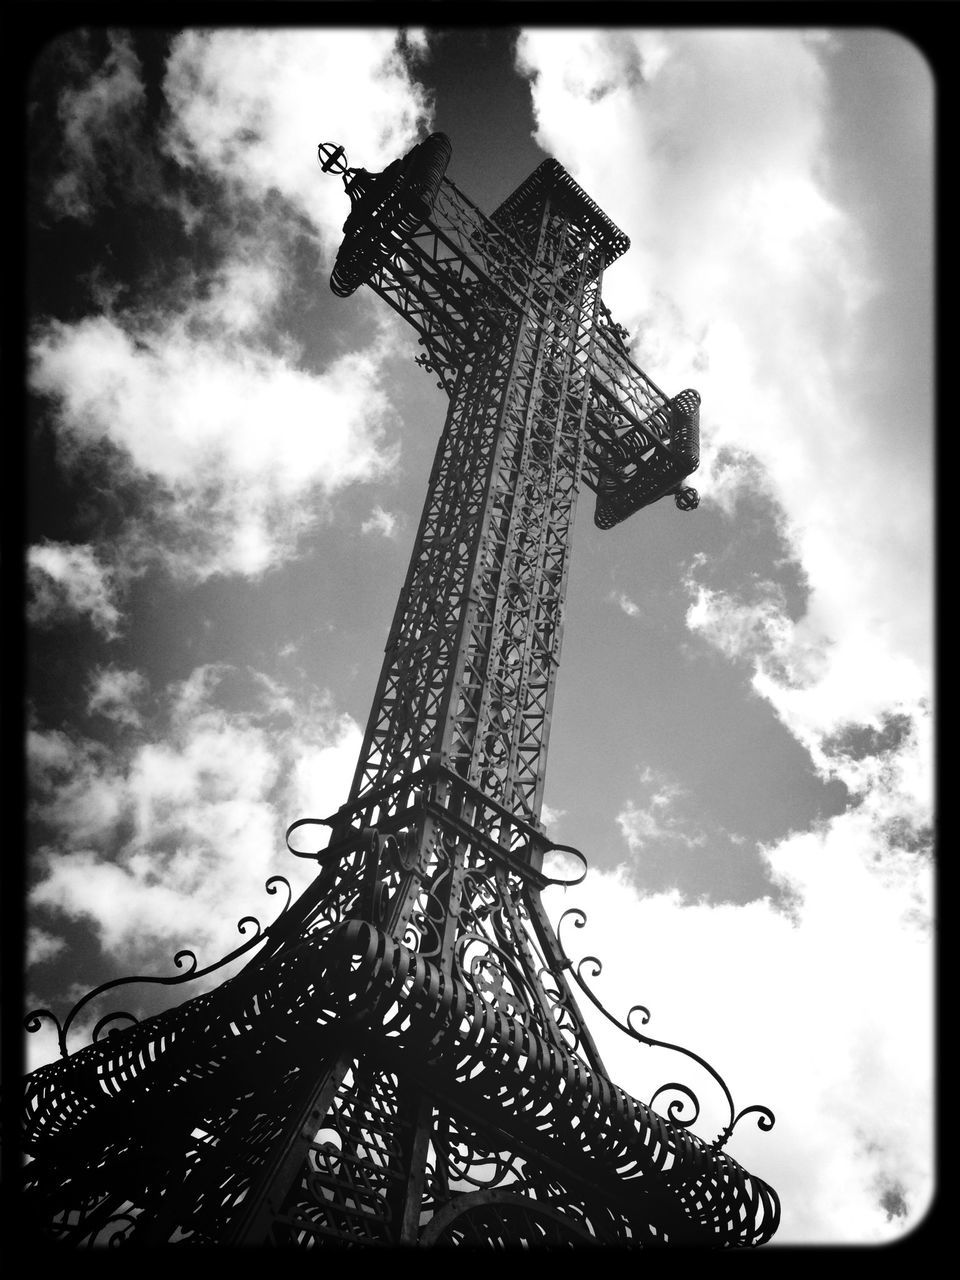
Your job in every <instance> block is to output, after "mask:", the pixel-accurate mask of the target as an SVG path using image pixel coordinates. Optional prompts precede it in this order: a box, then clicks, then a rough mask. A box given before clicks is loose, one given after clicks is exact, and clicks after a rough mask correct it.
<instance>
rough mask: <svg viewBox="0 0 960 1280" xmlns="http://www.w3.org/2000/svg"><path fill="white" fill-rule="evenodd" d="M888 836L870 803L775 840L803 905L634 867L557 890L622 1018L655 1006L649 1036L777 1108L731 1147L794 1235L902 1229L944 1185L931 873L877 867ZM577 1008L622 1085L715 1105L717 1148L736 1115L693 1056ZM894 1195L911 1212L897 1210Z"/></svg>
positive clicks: (857, 1235)
mask: <svg viewBox="0 0 960 1280" xmlns="http://www.w3.org/2000/svg"><path fill="white" fill-rule="evenodd" d="M876 836H877V833H876V830H875V828H874V826H873V824H872V822H871V819H870V815H869V814H867V813H865V812H863V811H858V812H854V813H848V814H844V815H840V816H839V817H837V818H835V819H833V820H831V822H829V823H828V824H825V825H824V826H823V827H822V828H821V829H819V830H817V831H812V832H806V833H802V834H798V835H797V836H795V837H792V838H790V839H789V840H787V841H785V842H783V843H782V844H781V845H780V846H778V847H777V848H775V849H771V850H769V851H768V853H767V856H768V858H769V862H770V871H771V874H772V875H773V876H774V877H775V879H776V880H777V881H778V883H779V884H780V887H781V888H782V890H783V891H784V894H785V896H786V897H787V899H788V900H789V901H791V902H792V903H793V904H794V910H793V911H792V912H784V911H782V910H780V909H778V908H777V907H776V906H775V905H774V904H773V902H772V900H771V899H767V900H756V901H753V902H751V903H749V904H747V905H735V904H731V903H723V904H714V905H711V904H708V903H693V902H683V901H682V900H681V898H680V897H679V895H678V894H677V893H676V892H675V891H671V892H664V893H649V892H645V893H640V892H639V891H638V890H637V889H636V887H635V886H634V885H633V883H632V882H631V880H630V879H629V878H628V875H627V873H626V871H625V869H623V868H621V869H619V870H615V871H610V872H605V871H600V870H591V871H590V872H589V874H588V876H587V879H586V881H585V883H584V884H583V885H581V886H578V887H577V888H576V889H572V890H569V891H566V892H564V893H563V894H560V893H558V891H557V890H550V891H548V892H547V893H546V894H545V895H544V902H545V905H546V906H547V909H548V912H549V914H550V916H551V919H553V920H554V922H555V923H556V922H557V921H558V920H559V917H560V915H561V914H562V912H563V911H564V910H566V909H567V908H568V907H573V906H576V907H580V908H582V909H583V910H585V911H586V912H587V915H588V924H587V927H586V928H584V930H583V932H582V934H579V933H578V932H577V931H576V930H575V929H573V928H571V927H570V926H571V922H570V921H568V922H567V923H566V924H564V926H563V928H562V939H563V941H564V945H565V947H566V949H567V953H568V954H569V955H570V956H571V958H572V959H574V960H575V961H576V960H577V959H579V958H580V957H581V956H582V955H584V954H595V955H597V956H598V957H599V958H600V960H601V962H602V964H603V971H602V974H601V976H600V977H599V978H597V979H595V980H592V979H591V980H590V982H591V986H592V987H593V989H594V990H595V991H596V992H597V993H598V995H599V996H600V997H601V999H602V1000H603V1002H604V1004H605V1005H606V1007H607V1008H608V1009H609V1010H610V1012H611V1013H613V1014H614V1015H616V1016H617V1017H619V1018H620V1019H621V1020H622V1019H623V1018H624V1017H625V1015H626V1012H627V1010H628V1009H629V1008H630V1006H631V1005H633V1004H636V1003H641V1004H643V1005H645V1006H646V1007H647V1008H648V1009H649V1010H650V1012H651V1014H652V1017H651V1020H650V1022H649V1023H648V1024H647V1026H646V1027H645V1028H644V1031H645V1032H646V1033H647V1034H648V1035H650V1036H653V1037H655V1038H656V1039H659V1040H663V1041H666V1042H669V1043H673V1044H680V1045H683V1046H684V1047H686V1048H689V1049H691V1050H692V1051H694V1052H696V1053H698V1054H700V1055H701V1056H702V1057H705V1058H706V1060H707V1061H708V1062H710V1063H711V1065H712V1066H713V1067H714V1068H715V1069H717V1070H718V1071H719V1072H720V1074H721V1076H722V1077H723V1078H724V1079H725V1080H726V1082H727V1084H728V1085H729V1087H730V1089H731V1091H732V1093H733V1097H734V1102H735V1105H736V1107H737V1108H740V1107H744V1106H748V1105H751V1104H754V1103H758V1104H762V1105H765V1106H768V1107H770V1108H771V1109H772V1110H773V1112H774V1113H775V1115H776V1125H775V1127H774V1129H773V1130H772V1131H771V1132H770V1133H762V1132H760V1131H759V1130H758V1129H756V1127H755V1120H753V1119H751V1118H750V1117H747V1118H745V1119H744V1120H743V1121H742V1122H741V1124H740V1125H739V1126H738V1127H737V1129H736V1131H735V1133H734V1136H733V1138H732V1139H731V1141H730V1143H729V1146H728V1150H729V1152H730V1154H731V1155H732V1156H734V1158H735V1159H737V1160H739V1161H740V1162H741V1163H743V1164H744V1165H745V1167H746V1168H748V1169H749V1170H750V1171H751V1172H753V1173H755V1174H757V1175H758V1176H759V1177H762V1178H765V1179H766V1180H767V1181H769V1182H770V1183H771V1185H773V1186H774V1187H775V1188H776V1190H777V1191H778V1193H779V1194H780V1196H781V1198H782V1202H783V1211H784V1217H783V1225H782V1227H781V1229H780V1231H779V1233H778V1235H777V1240H778V1242H780V1243H784V1244H787V1243H791V1242H804V1243H809V1242H810V1241H811V1240H816V1241H817V1242H818V1243H830V1242H850V1241H856V1242H860V1243H866V1242H879V1241H883V1240H889V1239H893V1238H896V1237H897V1236H898V1235H899V1234H900V1233H901V1232H902V1231H904V1230H905V1229H908V1228H909V1227H910V1226H911V1225H913V1224H914V1223H916V1222H917V1221H919V1219H920V1218H921V1217H922V1216H923V1213H924V1211H925V1209H926V1207H927V1205H928V1203H929V1200H930V1196H931V1193H932V1187H931V1182H930V1169H931V1166H932V1150H931V1147H932V1138H931V1128H930V1115H931V1109H932V1091H933V1061H932V1041H933V1035H932V1026H933V1009H932V1002H931V1001H930V1000H929V998H928V997H927V998H925V997H924V996H923V995H922V993H924V992H929V990H930V953H929V923H928V921H927V920H926V919H925V918H924V913H923V912H922V911H914V910H912V909H911V904H912V903H914V902H916V903H921V902H922V901H924V900H928V898H929V892H930V879H931V872H930V867H929V863H928V862H927V861H926V860H925V859H923V858H917V857H915V856H912V855H909V854H908V855H901V860H900V861H899V865H895V864H897V857H896V856H895V855H892V854H891V853H890V852H889V851H888V852H887V854H886V855H885V857H886V858H887V859H888V861H887V863H886V872H885V874H883V875H880V876H878V875H877V863H876V860H875V859H876V855H877V852H878V845H877V842H876ZM891 859H892V860H891ZM851 902H856V904H857V906H856V910H851V908H850V904H851ZM584 976H588V971H587V970H585V971H584ZM918 996H919V998H918ZM580 1005H581V1008H582V1009H583V1010H584V1012H585V1013H586V1014H587V1016H588V1020H591V1021H592V1023H593V1024H594V1027H593V1029H594V1034H595V1036H596V1038H597V1040H598V1044H599V1048H600V1051H601V1054H602V1055H603V1057H604V1061H605V1063H606V1066H607V1068H608V1070H609V1072H610V1074H611V1076H612V1078H613V1079H615V1080H617V1082H618V1083H620V1084H621V1085H622V1086H623V1087H624V1088H626V1089H628V1090H629V1091H631V1092H633V1094H634V1096H636V1097H638V1098H640V1099H641V1100H644V1101H646V1100H648V1099H649V1098H650V1097H651V1096H652V1094H653V1092H654V1090H655V1089H656V1088H658V1087H659V1085H661V1084H663V1083H665V1082H666V1081H667V1080H679V1081H681V1082H684V1083H687V1084H689V1085H690V1086H691V1087H692V1088H693V1089H694V1091H695V1092H696V1094H697V1096H698V1098H699V1099H700V1102H701V1105H702V1107H703V1114H702V1118H701V1120H700V1121H699V1122H698V1123H697V1124H695V1126H694V1128H695V1130H696V1132H698V1133H699V1134H701V1136H703V1137H705V1138H706V1139H707V1140H708V1141H709V1140H711V1139H712V1138H713V1137H714V1136H715V1134H716V1133H717V1132H718V1131H719V1129H720V1128H721V1127H722V1126H723V1125H724V1124H725V1123H726V1122H727V1120H728V1119H729V1115H728V1113H726V1112H725V1111H724V1108H723V1105H722V1095H721V1093H720V1091H719V1089H718V1088H717V1086H716V1085H715V1084H714V1083H711V1081H710V1079H709V1077H708V1076H706V1075H705V1074H703V1073H702V1072H701V1069H700V1068H698V1067H697V1066H696V1065H695V1064H693V1063H692V1062H690V1061H689V1060H686V1059H684V1058H683V1057H682V1056H678V1055H676V1054H673V1053H668V1052H666V1051H664V1050H651V1049H641V1047H640V1046H639V1045H637V1044H635V1043H634V1042H632V1041H630V1040H629V1039H628V1038H627V1037H626V1036H623V1035H622V1034H620V1033H619V1032H617V1031H615V1030H614V1029H613V1028H611V1027H610V1025H609V1024H606V1023H604V1022H603V1021H602V1019H599V1018H598V1017H596V1016H594V1015H593V1013H592V1010H591V1006H590V1004H589V1001H588V1000H586V998H585V997H583V998H581V999H580ZM787 1047H788V1048H787ZM785 1049H786V1051H785ZM665 1105H666V1104H665V1102H661V1109H662V1107H663V1106H665ZM892 1187H897V1188H899V1194H900V1195H901V1196H902V1200H903V1205H904V1213H903V1215H902V1216H900V1217H894V1218H892V1219H891V1218H889V1217H888V1212H887V1207H886V1206H888V1205H889V1203H890V1198H889V1189H890V1188H892ZM885 1189H886V1193H885Z"/></svg>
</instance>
